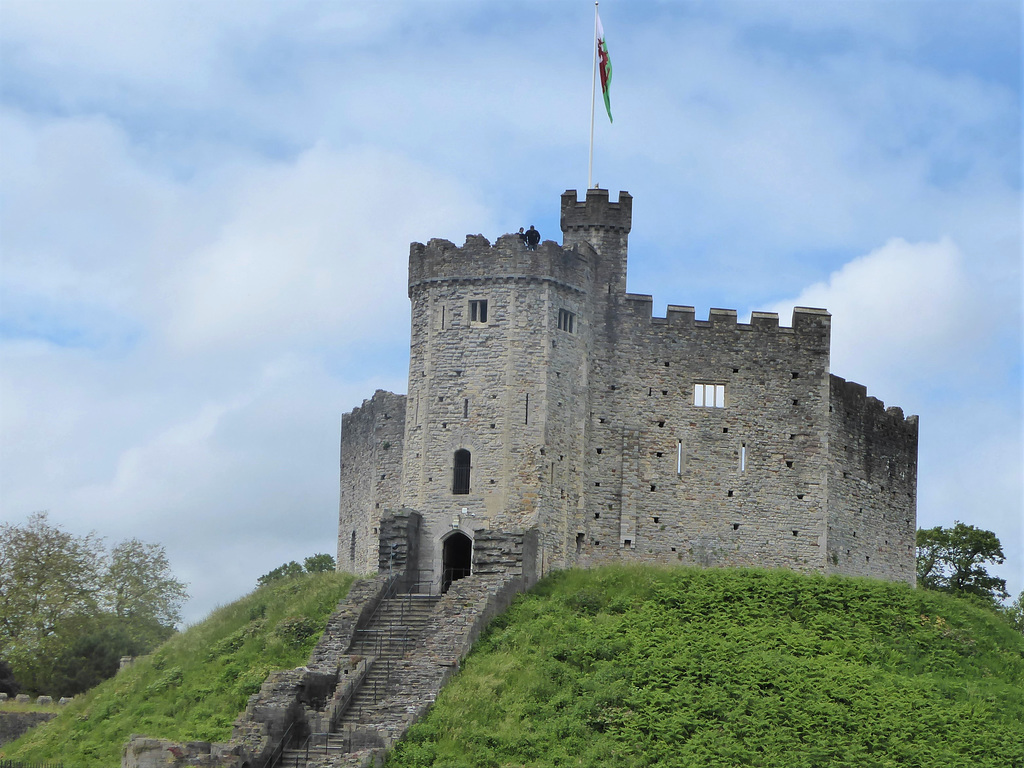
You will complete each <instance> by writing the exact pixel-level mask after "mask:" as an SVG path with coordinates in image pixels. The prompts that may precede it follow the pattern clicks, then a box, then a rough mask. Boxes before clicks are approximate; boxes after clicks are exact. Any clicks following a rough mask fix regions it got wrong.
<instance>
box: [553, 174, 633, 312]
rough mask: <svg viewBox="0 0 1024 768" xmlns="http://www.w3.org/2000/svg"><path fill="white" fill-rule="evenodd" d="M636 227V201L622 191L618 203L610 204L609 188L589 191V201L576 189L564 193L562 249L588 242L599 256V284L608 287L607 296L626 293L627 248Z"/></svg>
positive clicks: (597, 281) (597, 280)
mask: <svg viewBox="0 0 1024 768" xmlns="http://www.w3.org/2000/svg"><path fill="white" fill-rule="evenodd" d="M632 224H633V198H632V197H631V196H630V194H629V193H628V192H619V201H618V202H617V203H612V202H609V200H608V190H607V189H588V190H587V197H586V200H584V201H582V202H581V201H580V200H578V199H577V196H576V190H575V189H570V190H567V191H565V192H563V193H562V216H561V227H562V246H563V247H564V248H572V247H574V246H579V245H581V244H583V243H586V244H587V245H589V246H590V247H591V248H593V249H594V251H596V252H597V254H598V256H599V257H600V258H599V259H598V270H597V272H598V274H597V275H596V276H595V278H596V279H595V283H596V284H597V285H600V286H606V287H605V290H604V291H602V292H603V293H611V294H623V293H625V292H626V249H627V247H628V241H629V230H630V228H631V227H632Z"/></svg>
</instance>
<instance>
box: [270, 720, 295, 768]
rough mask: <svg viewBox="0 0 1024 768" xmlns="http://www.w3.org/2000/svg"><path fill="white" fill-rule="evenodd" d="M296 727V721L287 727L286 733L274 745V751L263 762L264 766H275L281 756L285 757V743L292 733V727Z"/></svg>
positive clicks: (272, 767)
mask: <svg viewBox="0 0 1024 768" xmlns="http://www.w3.org/2000/svg"><path fill="white" fill-rule="evenodd" d="M294 727H295V723H294V722H293V723H292V724H291V725H289V726H288V727H287V728H286V729H285V732H284V735H283V736H282V737H281V740H280V741H279V742H277V746H276V747H274V751H273V752H271V753H270V756H269V757H267V759H266V762H264V763H263V768H274V767H275V766H276V765H277V764H278V762H279V761H280V760H281V758H282V757H284V751H285V749H286V747H285V744H287V743H288V737H289V736H290V735H291V732H292V728H294Z"/></svg>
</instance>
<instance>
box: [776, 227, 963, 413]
mask: <svg viewBox="0 0 1024 768" xmlns="http://www.w3.org/2000/svg"><path fill="white" fill-rule="evenodd" d="M963 262H964V259H963V254H962V253H961V252H960V249H959V248H957V246H956V244H955V243H953V241H952V240H950V239H949V238H944V239H942V240H940V241H938V242H933V243H908V242H907V241H905V240H903V239H899V238H897V239H894V240H890V241H889V242H888V243H886V244H885V245H884V246H882V247H881V248H878V249H876V250H874V251H872V252H871V253H869V254H867V255H865V256H861V257H859V258H857V259H854V260H853V261H851V262H849V263H847V264H845V265H844V266H843V267H842V268H841V269H839V270H838V271H836V272H833V273H832V274H831V275H830V276H829V279H828V281H827V282H823V283H816V284H815V285H812V286H809V287H808V288H805V289H804V290H803V291H801V293H800V294H799V296H797V297H796V298H794V299H790V300H786V301H783V302H779V303H778V304H776V305H775V307H774V308H773V311H777V312H779V315H780V317H788V316H789V315H790V314H791V313H792V309H793V307H794V306H804V307H822V308H824V309H828V310H829V311H830V312H831V313H832V371H833V372H834V373H836V374H838V375H841V376H843V377H844V378H849V379H853V380H856V381H860V382H868V383H869V386H870V387H871V388H872V389H873V390H875V391H882V392H889V393H892V395H891V396H892V397H894V398H896V397H901V396H902V397H905V396H907V395H909V394H910V392H909V391H908V390H910V389H917V388H919V386H920V384H921V383H922V382H924V381H926V380H928V379H929V378H931V377H933V376H934V375H935V374H936V373H937V372H938V371H939V370H940V369H942V368H945V367H946V366H947V365H948V360H949V356H950V355H951V354H958V353H960V352H962V351H964V349H965V348H966V347H967V345H968V344H970V343H971V341H972V340H973V339H974V337H975V336H976V335H977V333H978V332H979V329H978V328H977V327H976V325H975V324H974V314H973V309H974V306H975V303H976V302H975V298H974V296H973V289H972V286H971V282H970V279H969V277H968V275H967V272H966V270H965V269H964V263H963Z"/></svg>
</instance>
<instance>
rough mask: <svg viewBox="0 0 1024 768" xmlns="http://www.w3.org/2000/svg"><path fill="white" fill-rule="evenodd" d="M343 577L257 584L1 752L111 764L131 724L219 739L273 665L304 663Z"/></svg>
mask: <svg viewBox="0 0 1024 768" xmlns="http://www.w3.org/2000/svg"><path fill="white" fill-rule="evenodd" d="M351 583H352V577H351V576H350V575H348V574H338V573H319V574H314V575H304V576H298V577H295V578H291V579H286V580H282V581H275V582H273V583H272V584H270V585H268V586H264V587H261V588H259V589H257V590H256V591H255V592H252V593H251V594H249V595H247V596H245V597H243V598H242V599H240V600H238V601H236V602H234V603H232V604H231V605H228V606H226V607H223V608H220V609H218V610H216V611H214V612H213V613H212V614H211V615H210V616H209V617H208V618H207V619H206V620H205V621H203V622H202V623H200V624H197V625H195V626H193V627H190V628H189V629H187V630H186V631H185V632H183V633H181V634H179V635H175V636H174V637H172V638H171V639H170V640H168V641H167V642H166V643H164V644H163V645H161V646H160V648H158V649H157V650H156V651H155V652H154V653H152V654H151V655H149V656H145V657H143V658H141V659H139V660H138V661H136V663H135V664H134V665H133V666H131V667H130V668H128V669H124V670H121V672H119V673H118V674H117V676H116V677H114V678H112V679H110V680H107V681H106V682H104V683H101V684H100V685H98V686H97V687H96V688H93V689H92V690H91V691H89V692H88V693H86V694H85V695H84V696H81V697H77V698H76V699H75V700H74V701H73V702H72V703H71V704H69V705H68V706H67V707H66V708H65V709H64V710H63V711H62V712H61V714H60V715H59V716H58V717H57V718H55V719H53V720H52V721H50V722H49V723H47V724H46V725H44V726H41V727H39V728H36V729H33V730H32V731H30V732H29V733H28V734H26V735H25V736H23V737H22V738H21V739H19V740H17V741H15V742H12V743H10V744H7V745H4V746H3V747H2V748H0V757H7V758H13V759H16V760H21V761H25V762H30V761H31V762H43V761H62V762H63V763H64V764H65V765H69V766H76V768H91V767H92V766H96V767H97V768H98V767H99V766H103V767H104V768H108V767H109V766H112V765H119V764H120V762H121V750H122V747H123V746H124V743H125V742H126V741H127V740H128V738H129V736H130V735H131V734H144V735H147V736H152V737H157V738H165V739H173V740H176V741H226V740H227V739H228V738H229V737H230V735H231V724H232V723H233V722H234V720H235V718H236V717H238V715H239V714H240V713H241V711H242V710H243V709H245V705H246V701H247V699H248V697H249V696H250V695H251V694H253V693H256V692H257V691H258V690H259V688H260V685H261V684H262V683H263V680H264V679H265V678H266V676H267V675H268V674H269V673H270V672H271V671H272V670H276V669H291V668H293V667H297V666H301V665H302V664H305V663H306V661H307V660H308V658H309V654H310V651H312V649H313V646H314V645H315V644H316V642H317V640H318V639H319V638H320V635H321V634H322V633H323V629H324V627H325V626H326V623H327V618H328V616H330V614H331V613H332V612H333V611H334V609H335V607H336V606H337V604H338V601H339V600H341V599H342V598H343V597H344V596H345V595H346V594H347V593H348V588H349V586H350V584H351Z"/></svg>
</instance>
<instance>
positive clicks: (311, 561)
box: [302, 553, 334, 573]
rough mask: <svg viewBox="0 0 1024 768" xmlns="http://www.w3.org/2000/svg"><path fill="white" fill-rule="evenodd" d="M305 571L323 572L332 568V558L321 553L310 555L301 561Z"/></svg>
mask: <svg viewBox="0 0 1024 768" xmlns="http://www.w3.org/2000/svg"><path fill="white" fill-rule="evenodd" d="M302 564H303V565H304V566H306V573H323V572H324V571H333V570H334V558H333V557H331V556H330V555H325V554H323V553H320V554H316V555H311V556H309V557H307V558H306V559H305V560H303V561H302Z"/></svg>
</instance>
